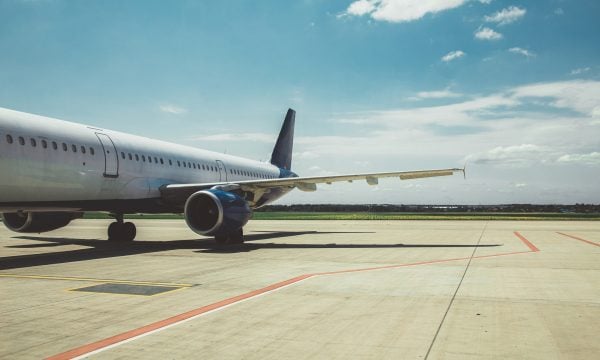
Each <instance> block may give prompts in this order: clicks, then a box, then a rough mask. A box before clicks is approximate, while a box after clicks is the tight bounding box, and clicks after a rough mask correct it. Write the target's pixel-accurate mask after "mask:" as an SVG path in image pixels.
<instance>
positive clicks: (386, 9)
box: [338, 0, 467, 23]
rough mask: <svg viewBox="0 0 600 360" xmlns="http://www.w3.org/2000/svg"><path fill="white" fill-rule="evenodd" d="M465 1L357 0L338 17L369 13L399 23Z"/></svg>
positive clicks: (374, 17) (459, 4)
mask: <svg viewBox="0 0 600 360" xmlns="http://www.w3.org/2000/svg"><path fill="white" fill-rule="evenodd" d="M465 3H467V0H426V1H425V0H357V1H354V2H352V3H351V4H350V6H348V8H347V9H346V11H344V12H343V13H342V14H340V15H339V16H338V17H345V16H363V15H369V16H370V17H371V18H373V19H375V20H379V21H387V22H395V23H399V22H408V21H414V20H418V19H421V18H422V17H424V16H425V15H427V14H435V13H439V12H442V11H446V10H450V9H454V8H457V7H459V6H462V5H464V4H465Z"/></svg>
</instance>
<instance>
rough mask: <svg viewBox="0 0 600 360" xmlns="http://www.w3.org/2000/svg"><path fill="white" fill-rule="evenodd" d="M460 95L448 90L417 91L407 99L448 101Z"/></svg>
mask: <svg viewBox="0 0 600 360" xmlns="http://www.w3.org/2000/svg"><path fill="white" fill-rule="evenodd" d="M461 96H462V94H460V93H455V92H452V91H450V89H444V90H434V91H419V92H418V93H417V94H416V95H415V96H411V97H409V98H407V100H411V101H419V100H424V99H448V98H456V97H461Z"/></svg>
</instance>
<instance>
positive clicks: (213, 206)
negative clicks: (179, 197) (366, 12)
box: [184, 189, 252, 236]
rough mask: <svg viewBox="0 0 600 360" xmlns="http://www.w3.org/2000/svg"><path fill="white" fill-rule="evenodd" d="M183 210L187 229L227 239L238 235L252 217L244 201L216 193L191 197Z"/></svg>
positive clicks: (232, 195)
mask: <svg viewBox="0 0 600 360" xmlns="http://www.w3.org/2000/svg"><path fill="white" fill-rule="evenodd" d="M184 209H185V221H186V223H187V225H188V226H189V227H190V229H192V230H193V231H194V232H196V233H197V234H200V235H209V236H228V235H229V234H233V233H236V232H238V231H239V230H240V229H241V228H242V227H243V226H244V225H246V223H247V222H248V220H250V218H251V217H252V210H250V207H249V206H248V203H247V202H246V201H245V200H244V199H242V198H241V197H239V196H238V195H236V194H233V193H230V192H227V191H223V190H217V189H210V190H202V191H198V192H196V193H194V194H192V195H191V196H190V197H189V198H188V199H187V201H186V202H185V208H184Z"/></svg>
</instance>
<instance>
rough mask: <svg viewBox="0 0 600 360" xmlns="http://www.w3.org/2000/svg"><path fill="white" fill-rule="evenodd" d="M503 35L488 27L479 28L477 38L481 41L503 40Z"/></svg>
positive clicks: (476, 33)
mask: <svg viewBox="0 0 600 360" xmlns="http://www.w3.org/2000/svg"><path fill="white" fill-rule="evenodd" d="M502 37H503V36H502V34H501V33H499V32H496V31H494V30H492V29H490V28H488V27H484V28H479V29H477V31H476V32H475V38H477V39H479V40H500V39H502Z"/></svg>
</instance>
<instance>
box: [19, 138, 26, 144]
mask: <svg viewBox="0 0 600 360" xmlns="http://www.w3.org/2000/svg"><path fill="white" fill-rule="evenodd" d="M19 144H21V145H25V139H23V137H22V136H19Z"/></svg>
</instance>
